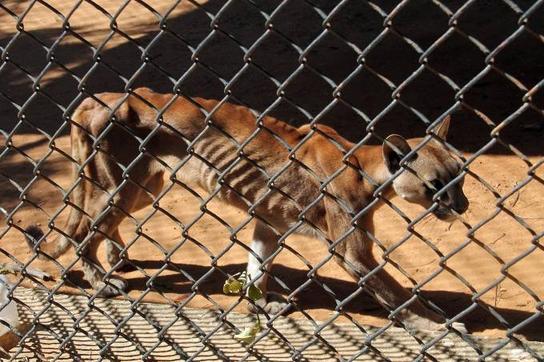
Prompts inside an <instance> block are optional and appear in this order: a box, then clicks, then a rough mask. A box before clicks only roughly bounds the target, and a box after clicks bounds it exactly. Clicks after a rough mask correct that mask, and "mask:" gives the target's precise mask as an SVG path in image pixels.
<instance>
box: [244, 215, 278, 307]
mask: <svg viewBox="0 0 544 362" xmlns="http://www.w3.org/2000/svg"><path fill="white" fill-rule="evenodd" d="M278 239H279V235H277V234H276V233H275V232H274V231H273V230H272V229H271V228H270V227H268V226H266V225H265V224H264V223H262V222H260V221H257V224H256V225H255V230H254V231H253V242H252V243H251V250H253V253H255V255H254V254H253V253H250V254H249V261H248V264H247V275H248V277H251V278H252V279H253V278H255V277H256V276H259V277H258V279H257V280H256V281H255V283H254V285H255V286H256V287H258V288H259V289H260V290H261V291H262V292H263V298H261V299H259V300H257V301H256V302H255V304H256V305H257V306H258V307H260V308H258V307H255V306H254V305H253V304H251V303H250V304H248V309H249V310H250V312H252V313H258V312H260V311H261V310H260V309H261V308H262V309H263V310H264V311H265V312H266V313H268V314H277V313H279V312H280V311H281V310H282V309H283V308H284V307H285V306H286V304H287V303H286V302H285V301H281V300H279V299H280V298H279V296H278V295H277V294H272V293H268V288H267V284H268V272H270V268H271V267H272V262H273V260H267V259H268V258H269V257H270V256H271V255H272V254H273V253H274V251H276V249H277V248H278ZM264 261H266V262H267V263H266V265H264V266H263V262H264ZM263 270H264V271H266V272H264V271H263ZM272 299H275V300H272Z"/></svg>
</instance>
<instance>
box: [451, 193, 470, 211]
mask: <svg viewBox="0 0 544 362" xmlns="http://www.w3.org/2000/svg"><path fill="white" fill-rule="evenodd" d="M453 209H454V210H455V212H457V213H458V214H463V213H464V212H465V211H467V209H468V199H467V197H466V196H465V195H464V194H463V193H460V194H459V195H458V197H457V198H456V199H455V201H454V203H453Z"/></svg>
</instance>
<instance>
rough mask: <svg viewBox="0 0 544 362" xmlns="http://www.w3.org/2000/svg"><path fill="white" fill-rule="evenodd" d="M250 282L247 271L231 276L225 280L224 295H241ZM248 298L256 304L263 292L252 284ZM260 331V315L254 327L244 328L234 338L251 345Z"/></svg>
mask: <svg viewBox="0 0 544 362" xmlns="http://www.w3.org/2000/svg"><path fill="white" fill-rule="evenodd" d="M249 280H251V275H247V273H246V272H245V271H243V272H241V273H236V274H234V275H232V276H229V278H228V279H227V280H225V284H223V293H225V294H227V295H241V294H242V293H243V291H244V288H245V286H246V285H247V282H248V281H249ZM247 296H248V298H249V299H251V300H252V301H253V302H256V301H257V300H259V299H261V298H262V297H263V292H262V291H261V290H260V289H259V288H257V287H256V286H255V285H253V284H251V285H250V286H249V287H248V288H247ZM260 331H261V319H260V318H259V314H257V320H256V321H255V323H254V324H253V325H252V326H248V327H246V328H244V330H243V331H241V332H240V333H238V334H236V335H235V336H234V338H235V339H236V340H238V341H240V342H242V343H251V342H253V341H254V340H255V337H256V336H257V333H259V332H260Z"/></svg>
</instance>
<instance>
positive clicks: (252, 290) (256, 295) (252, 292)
mask: <svg viewBox="0 0 544 362" xmlns="http://www.w3.org/2000/svg"><path fill="white" fill-rule="evenodd" d="M247 296H248V297H249V298H250V299H251V300H252V301H254V302H256V301H257V300H259V299H261V298H262V297H263V292H262V291H261V290H260V289H259V288H257V287H256V286H255V285H253V284H251V285H250V286H249V288H247Z"/></svg>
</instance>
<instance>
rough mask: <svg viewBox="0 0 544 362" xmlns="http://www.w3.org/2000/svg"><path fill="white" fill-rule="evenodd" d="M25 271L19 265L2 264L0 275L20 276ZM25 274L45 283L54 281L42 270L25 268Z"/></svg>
mask: <svg viewBox="0 0 544 362" xmlns="http://www.w3.org/2000/svg"><path fill="white" fill-rule="evenodd" d="M22 271H23V267H22V266H20V265H17V264H0V274H19V273H21V272H22ZM24 272H25V273H26V274H28V275H30V276H32V277H34V278H38V279H42V280H45V281H50V280H54V278H53V277H52V276H51V275H50V274H47V273H46V272H43V271H41V270H38V269H35V268H31V267H29V266H27V267H26V268H24Z"/></svg>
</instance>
